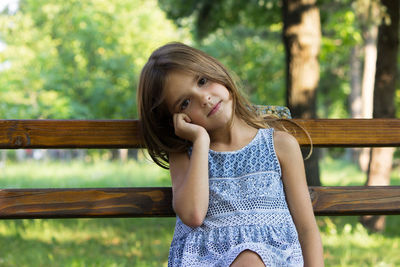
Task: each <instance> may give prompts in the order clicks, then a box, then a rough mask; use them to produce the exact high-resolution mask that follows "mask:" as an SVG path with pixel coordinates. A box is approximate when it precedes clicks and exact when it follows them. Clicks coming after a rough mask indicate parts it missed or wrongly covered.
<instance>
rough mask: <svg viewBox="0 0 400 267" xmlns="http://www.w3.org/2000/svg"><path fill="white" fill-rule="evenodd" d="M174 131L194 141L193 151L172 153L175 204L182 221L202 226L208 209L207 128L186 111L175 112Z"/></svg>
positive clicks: (208, 138)
mask: <svg viewBox="0 0 400 267" xmlns="http://www.w3.org/2000/svg"><path fill="white" fill-rule="evenodd" d="M174 127H175V133H176V135H178V136H179V137H181V138H184V139H186V140H189V141H191V142H192V143H193V147H192V154H191V157H190V158H189V156H188V154H187V153H171V154H170V155H169V167H170V173H171V181H172V195H173V199H172V205H173V208H174V210H175V212H176V214H177V215H178V216H179V218H180V219H181V220H182V222H183V223H184V224H186V225H188V226H191V227H198V226H200V225H201V224H202V223H203V221H204V218H205V216H206V213H207V209H208V195H209V189H208V151H209V147H210V137H209V135H208V133H207V131H206V130H205V129H204V128H203V127H200V126H198V125H194V124H192V123H190V119H189V118H188V117H187V116H186V115H185V114H175V115H174Z"/></svg>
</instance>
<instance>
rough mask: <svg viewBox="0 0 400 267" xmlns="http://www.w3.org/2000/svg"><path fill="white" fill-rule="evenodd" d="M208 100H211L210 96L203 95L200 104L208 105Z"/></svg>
mask: <svg viewBox="0 0 400 267" xmlns="http://www.w3.org/2000/svg"><path fill="white" fill-rule="evenodd" d="M210 100H211V96H210V95H209V94H206V93H204V94H203V96H202V102H201V104H202V106H207V105H208V103H209V102H210Z"/></svg>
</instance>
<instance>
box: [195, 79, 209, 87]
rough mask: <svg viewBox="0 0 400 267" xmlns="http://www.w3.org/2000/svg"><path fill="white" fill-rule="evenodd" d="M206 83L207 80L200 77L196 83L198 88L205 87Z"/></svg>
mask: <svg viewBox="0 0 400 267" xmlns="http://www.w3.org/2000/svg"><path fill="white" fill-rule="evenodd" d="M206 83H207V78H205V77H201V78H200V79H199V80H198V81H197V84H198V85H199V86H203V85H205V84H206Z"/></svg>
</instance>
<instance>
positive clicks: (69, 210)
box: [0, 119, 400, 219]
mask: <svg viewBox="0 0 400 267" xmlns="http://www.w3.org/2000/svg"><path fill="white" fill-rule="evenodd" d="M293 121H294V122H296V123H298V124H300V125H301V126H303V127H304V128H305V129H306V130H307V131H308V132H309V134H310V136H311V138H312V140H313V145H314V146H315V147H378V146H394V147H398V146H400V119H315V120H311V119H310V120H300V119H293ZM283 123H285V125H286V127H287V128H288V129H289V130H290V129H293V125H292V124H291V123H290V121H286V122H283ZM138 129H139V127H138V121H136V120H91V121H85V120H0V149H19V148H49V149H52V148H140V147H142V144H141V140H140V134H139V130H138ZM293 134H294V135H295V136H296V138H297V139H298V141H299V143H300V144H301V145H302V146H307V145H309V144H308V143H309V140H308V139H307V137H306V135H305V134H304V133H303V132H302V131H300V130H296V131H295V132H293ZM309 191H310V195H311V199H312V202H313V208H314V212H315V214H316V215H368V214H371V215H372V214H375V215H378V214H400V186H376V187H367V186H351V187H324V186H321V187H309ZM171 198H172V193H171V188H169V187H146V188H80V189H73V188H63V189H39V188H33V189H0V219H25V218H27V219H35V218H88V217H90V218H96V217H157V216H161V217H167V216H175V214H174V212H173V210H172V207H171Z"/></svg>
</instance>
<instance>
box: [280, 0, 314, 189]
mask: <svg viewBox="0 0 400 267" xmlns="http://www.w3.org/2000/svg"><path fill="white" fill-rule="evenodd" d="M282 4H283V6H282V10H283V23H284V27H283V41H284V44H285V50H286V89H287V95H286V102H287V106H288V107H289V109H290V111H291V113H292V116H293V117H294V118H315V117H316V88H317V86H318V82H319V62H318V55H319V51H320V43H321V23H320V16H319V9H318V7H317V5H316V0H284V1H283V2H282ZM318 155H319V151H318V150H317V149H314V152H313V154H312V155H311V157H310V158H309V159H308V160H307V161H305V166H306V175H307V181H308V184H309V185H320V184H321V182H320V178H319V167H318V158H319V156H318Z"/></svg>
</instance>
